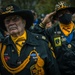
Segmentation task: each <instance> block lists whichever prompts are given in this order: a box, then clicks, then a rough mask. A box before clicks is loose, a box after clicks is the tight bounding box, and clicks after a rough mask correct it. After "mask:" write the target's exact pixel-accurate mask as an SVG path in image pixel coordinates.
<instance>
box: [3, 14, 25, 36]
mask: <svg viewBox="0 0 75 75" xmlns="http://www.w3.org/2000/svg"><path fill="white" fill-rule="evenodd" d="M4 23H5V26H6V28H7V31H8V32H9V34H11V35H14V34H19V35H21V34H22V33H23V31H24V28H25V22H24V20H23V19H22V17H20V16H18V15H13V16H8V17H6V18H5V20H4Z"/></svg>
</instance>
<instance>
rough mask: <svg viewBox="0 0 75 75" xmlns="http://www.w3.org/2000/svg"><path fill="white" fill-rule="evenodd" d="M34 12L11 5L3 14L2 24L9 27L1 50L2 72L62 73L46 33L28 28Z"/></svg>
mask: <svg viewBox="0 0 75 75" xmlns="http://www.w3.org/2000/svg"><path fill="white" fill-rule="evenodd" d="M32 24H33V15H32V13H31V11H29V10H21V9H20V8H18V7H17V6H15V5H8V6H7V7H6V8H5V9H4V10H3V12H2V14H1V15H0V28H2V29H3V30H7V31H8V33H9V36H7V37H5V38H4V40H3V42H2V46H1V47H0V48H1V53H0V55H1V56H0V73H1V75H48V74H50V75H60V73H59V70H58V66H57V64H56V61H55V59H54V57H53V55H52V52H51V50H50V49H49V47H48V44H47V43H48V41H47V40H46V38H45V37H44V36H41V35H38V34H33V33H31V32H29V30H28V29H29V28H30V26H31V25H32Z"/></svg>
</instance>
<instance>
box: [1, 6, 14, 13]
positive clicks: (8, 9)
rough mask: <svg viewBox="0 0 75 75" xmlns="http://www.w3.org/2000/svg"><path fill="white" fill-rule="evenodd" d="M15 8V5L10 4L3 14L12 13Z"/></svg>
mask: <svg viewBox="0 0 75 75" xmlns="http://www.w3.org/2000/svg"><path fill="white" fill-rule="evenodd" d="M13 9H14V8H13V6H9V7H7V8H6V11H5V12H2V14H6V13H12V12H14V11H13Z"/></svg>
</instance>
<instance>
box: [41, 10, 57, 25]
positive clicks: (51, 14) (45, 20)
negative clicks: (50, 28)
mask: <svg viewBox="0 0 75 75" xmlns="http://www.w3.org/2000/svg"><path fill="white" fill-rule="evenodd" d="M55 13H56V11H54V12H51V13H49V14H47V15H46V16H45V18H44V19H43V21H42V23H43V24H46V23H48V22H49V21H51V18H52V16H53V15H54V14H55Z"/></svg>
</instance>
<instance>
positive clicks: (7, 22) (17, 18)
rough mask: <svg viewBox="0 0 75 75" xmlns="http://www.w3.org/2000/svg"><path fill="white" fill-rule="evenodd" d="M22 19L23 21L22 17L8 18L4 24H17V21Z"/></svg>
mask: <svg viewBox="0 0 75 75" xmlns="http://www.w3.org/2000/svg"><path fill="white" fill-rule="evenodd" d="M20 19H21V17H20V16H18V15H14V16H9V17H6V18H5V20H4V22H5V24H9V23H10V21H13V22H17V21H19V20H20Z"/></svg>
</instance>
